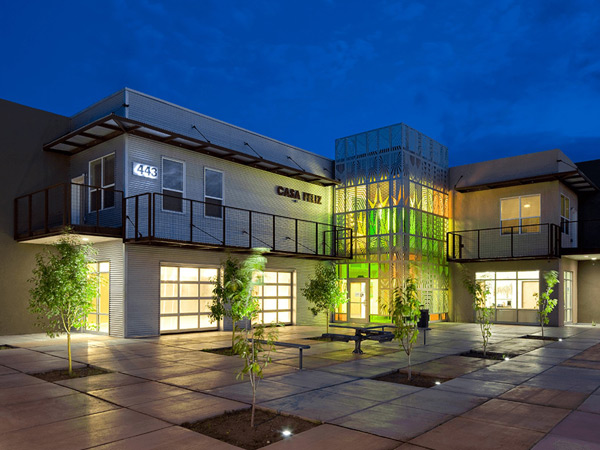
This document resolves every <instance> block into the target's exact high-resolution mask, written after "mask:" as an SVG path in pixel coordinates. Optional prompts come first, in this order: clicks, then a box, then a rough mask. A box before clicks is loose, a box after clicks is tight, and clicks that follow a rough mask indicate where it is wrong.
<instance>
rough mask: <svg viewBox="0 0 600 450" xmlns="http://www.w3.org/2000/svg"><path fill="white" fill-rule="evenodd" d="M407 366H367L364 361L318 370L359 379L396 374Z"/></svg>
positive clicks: (391, 363)
mask: <svg viewBox="0 0 600 450" xmlns="http://www.w3.org/2000/svg"><path fill="white" fill-rule="evenodd" d="M406 365H408V363H406V364H401V363H399V362H388V363H385V362H383V363H381V362H380V363H379V365H373V364H368V363H367V362H366V360H362V361H349V362H343V363H340V364H335V365H332V366H328V367H322V368H320V369H319V370H320V371H322V372H328V373H332V374H339V375H353V376H356V377H357V378H358V377H361V378H374V377H377V376H380V375H385V374H388V373H392V372H396V371H397V370H398V369H399V368H402V367H405V366H406Z"/></svg>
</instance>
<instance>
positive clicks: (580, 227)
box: [560, 219, 600, 254]
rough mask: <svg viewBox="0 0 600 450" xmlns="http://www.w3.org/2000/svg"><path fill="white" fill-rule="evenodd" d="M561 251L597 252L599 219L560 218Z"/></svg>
mask: <svg viewBox="0 0 600 450" xmlns="http://www.w3.org/2000/svg"><path fill="white" fill-rule="evenodd" d="M560 228H561V231H562V233H563V234H562V241H561V253H562V254H578V253H598V252H599V251H600V219H584V220H575V221H573V220H570V221H566V220H562V221H561V224H560Z"/></svg>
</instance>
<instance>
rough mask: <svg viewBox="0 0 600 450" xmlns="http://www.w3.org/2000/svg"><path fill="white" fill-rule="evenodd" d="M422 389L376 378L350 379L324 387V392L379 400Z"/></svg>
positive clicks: (391, 398) (398, 396)
mask: <svg viewBox="0 0 600 450" xmlns="http://www.w3.org/2000/svg"><path fill="white" fill-rule="evenodd" d="M422 390H423V388H419V387H415V386H409V385H405V384H396V383H383V382H380V381H374V380H356V381H350V382H349V383H343V384H338V385H335V386H330V387H327V388H323V389H322V391H323V392H325V393H328V394H339V395H348V396H350V397H359V398H366V399H367V400H376V401H379V402H386V401H389V400H394V399H397V398H400V397H404V396H406V395H409V394H414V393H415V392H419V391H422Z"/></svg>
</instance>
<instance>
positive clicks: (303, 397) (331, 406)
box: [260, 390, 378, 422]
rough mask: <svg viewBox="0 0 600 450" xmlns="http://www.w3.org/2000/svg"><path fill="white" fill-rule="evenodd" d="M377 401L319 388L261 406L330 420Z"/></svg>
mask: <svg viewBox="0 0 600 450" xmlns="http://www.w3.org/2000/svg"><path fill="white" fill-rule="evenodd" d="M377 403H378V402H376V401H373V400H367V399H364V398H358V397H350V396H346V395H339V394H327V393H325V392H323V391H321V390H317V391H309V392H304V393H302V394H296V395H292V396H289V397H285V398H280V399H278V400H272V401H268V402H264V403H261V404H260V406H261V407H264V408H267V409H271V410H273V411H277V412H285V413H287V414H293V415H295V416H300V417H304V418H306V419H310V420H321V421H328V422H330V421H332V420H334V419H337V418H339V417H342V416H346V415H348V414H352V413H354V412H357V411H360V410H362V409H366V408H369V407H371V406H374V405H376V404H377Z"/></svg>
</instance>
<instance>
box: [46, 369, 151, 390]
mask: <svg viewBox="0 0 600 450" xmlns="http://www.w3.org/2000/svg"><path fill="white" fill-rule="evenodd" d="M145 381H146V380H144V379H142V378H137V377H132V376H130V375H125V374H122V373H104V374H101V375H92V376H90V377H83V378H73V379H71V380H62V381H56V384H60V385H61V386H66V387H68V388H71V389H76V390H78V391H81V392H89V391H97V390H99V389H108V388H112V387H117V386H125V385H127V384H134V383H143V382H145Z"/></svg>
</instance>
